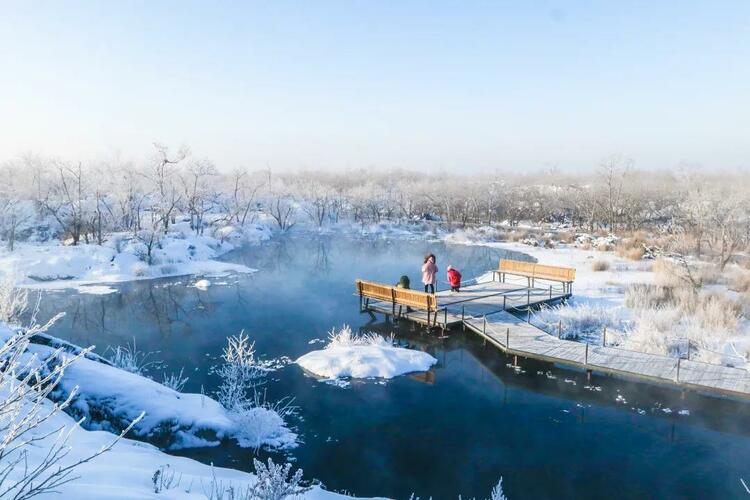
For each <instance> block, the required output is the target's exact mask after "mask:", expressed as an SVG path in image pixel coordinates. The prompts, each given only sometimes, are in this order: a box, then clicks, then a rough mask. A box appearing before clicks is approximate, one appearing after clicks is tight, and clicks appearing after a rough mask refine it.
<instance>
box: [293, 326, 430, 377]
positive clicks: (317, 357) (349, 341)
mask: <svg viewBox="0 0 750 500" xmlns="http://www.w3.org/2000/svg"><path fill="white" fill-rule="evenodd" d="M296 363H297V364H298V365H300V366H301V367H302V368H304V369H305V370H307V371H308V372H310V373H313V374H315V375H317V376H319V377H324V378H328V379H338V378H344V377H351V378H370V377H379V378H393V377H396V376H398V375H403V374H404V373H411V372H423V371H427V370H429V369H430V367H431V366H432V365H434V364H435V363H437V360H436V359H435V358H433V357H432V356H430V355H429V354H427V353H426V352H422V351H415V350H413V349H404V348H402V347H395V346H394V345H393V344H392V343H391V342H390V341H388V340H387V339H384V338H383V337H381V336H379V335H377V334H374V333H371V334H365V335H355V334H353V333H352V331H351V329H350V328H349V327H348V326H346V325H344V327H343V328H342V329H341V330H339V331H338V332H336V331H335V330H333V331H331V333H330V342H329V343H328V345H326V346H325V348H324V349H322V350H319V351H312V352H309V353H307V354H305V355H304V356H302V357H300V358H299V359H298V360H297V361H296Z"/></svg>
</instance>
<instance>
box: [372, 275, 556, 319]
mask: <svg viewBox="0 0 750 500" xmlns="http://www.w3.org/2000/svg"><path fill="white" fill-rule="evenodd" d="M435 297H436V298H437V304H438V309H437V311H436V312H433V313H431V314H430V316H429V319H428V311H426V310H422V309H413V310H410V311H407V308H406V307H405V306H402V307H401V308H400V310H399V309H397V310H396V315H397V317H399V318H401V319H407V320H409V321H414V322H416V323H420V324H423V325H427V324H429V325H431V326H436V327H439V328H442V329H448V328H451V327H453V326H456V325H460V324H462V322H463V321H464V320H465V319H471V318H479V317H482V316H485V315H488V314H492V313H496V312H499V311H510V310H519V309H525V308H527V307H535V306H536V307H538V306H540V305H542V304H549V303H552V302H559V301H561V300H564V299H566V298H568V297H570V295H569V294H567V293H563V291H562V288H560V287H554V286H552V288H550V287H546V288H542V287H539V288H528V287H527V286H526V285H521V284H518V283H508V282H506V283H501V282H499V281H491V282H487V283H477V284H475V285H469V286H466V287H463V288H461V291H460V292H458V293H456V292H451V291H450V290H442V291H439V292H437V293H436V294H435ZM366 308H367V309H369V310H371V311H375V312H379V313H382V314H385V315H387V316H391V315H393V304H392V303H391V302H389V301H384V300H383V301H380V300H373V301H370V302H368V303H367V307H366ZM433 315H435V316H434V319H433Z"/></svg>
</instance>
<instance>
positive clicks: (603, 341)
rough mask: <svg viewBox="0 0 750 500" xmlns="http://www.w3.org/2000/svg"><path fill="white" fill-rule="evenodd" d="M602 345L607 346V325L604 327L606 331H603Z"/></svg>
mask: <svg viewBox="0 0 750 500" xmlns="http://www.w3.org/2000/svg"><path fill="white" fill-rule="evenodd" d="M602 347H607V327H606V326H605V327H604V333H602Z"/></svg>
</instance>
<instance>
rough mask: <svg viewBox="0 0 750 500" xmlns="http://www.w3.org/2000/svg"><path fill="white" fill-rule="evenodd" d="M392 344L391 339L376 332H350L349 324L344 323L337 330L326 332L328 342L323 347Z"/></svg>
mask: <svg viewBox="0 0 750 500" xmlns="http://www.w3.org/2000/svg"><path fill="white" fill-rule="evenodd" d="M392 344H393V340H392V339H391V340H388V339H385V338H384V337H381V336H380V335H378V334H377V333H363V334H356V333H354V332H352V329H351V328H350V327H349V325H344V326H342V327H341V329H339V331H336V329H335V328H334V329H332V330H331V331H330V332H328V344H327V345H326V346H325V348H326V349H330V348H333V347H351V346H358V345H362V346H363V345H378V346H390V345H392Z"/></svg>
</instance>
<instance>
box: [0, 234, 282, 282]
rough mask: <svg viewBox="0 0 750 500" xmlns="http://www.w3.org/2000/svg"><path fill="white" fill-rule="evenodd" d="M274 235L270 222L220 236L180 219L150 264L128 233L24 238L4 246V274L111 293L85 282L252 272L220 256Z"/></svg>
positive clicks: (0, 253) (0, 259)
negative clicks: (63, 239) (101, 237)
mask: <svg viewBox="0 0 750 500" xmlns="http://www.w3.org/2000/svg"><path fill="white" fill-rule="evenodd" d="M270 235H271V231H270V229H269V227H268V226H266V225H263V224H253V225H251V226H248V227H245V228H243V230H242V231H239V230H236V229H235V228H232V227H228V228H224V231H223V232H222V240H219V239H216V238H214V237H212V236H198V235H196V234H195V232H194V231H191V230H190V227H189V224H187V223H185V222H179V223H177V224H174V225H173V226H172V227H171V228H170V231H169V233H168V234H167V235H163V236H161V237H160V241H159V243H158V245H155V247H154V248H153V251H152V254H151V264H150V265H149V264H147V263H146V261H147V260H148V256H147V255H146V253H147V250H146V248H145V247H144V243H143V242H142V241H139V240H138V239H136V238H133V237H132V235H130V234H127V233H115V234H112V235H109V237H108V239H107V241H105V242H104V243H103V244H102V245H95V244H80V245H75V246H73V245H62V244H61V243H60V242H59V241H57V240H51V241H48V242H45V243H39V242H34V243H28V242H26V243H20V242H19V243H16V247H15V249H14V250H13V251H12V252H10V251H8V250H7V249H6V248H5V247H3V249H2V250H0V275H2V276H7V275H12V276H13V280H14V281H15V283H16V284H17V285H22V286H26V287H30V288H45V289H52V288H78V289H79V290H81V291H82V292H83V293H106V291H107V289H106V288H101V287H97V288H92V287H91V286H86V285H97V284H105V283H117V282H122V281H132V280H141V279H150V278H162V277H168V276H180V275H188V274H191V275H205V276H216V275H223V274H227V273H251V272H254V271H255V270H254V269H251V268H249V267H247V266H243V265H240V264H232V263H228V262H220V261H217V260H215V259H216V258H217V257H219V256H220V255H222V254H224V253H226V252H228V251H230V250H232V249H234V248H235V247H236V246H237V245H239V244H243V243H246V242H260V241H263V240H267V239H269V238H270ZM0 277H1V276H0ZM109 290H112V289H109Z"/></svg>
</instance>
